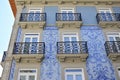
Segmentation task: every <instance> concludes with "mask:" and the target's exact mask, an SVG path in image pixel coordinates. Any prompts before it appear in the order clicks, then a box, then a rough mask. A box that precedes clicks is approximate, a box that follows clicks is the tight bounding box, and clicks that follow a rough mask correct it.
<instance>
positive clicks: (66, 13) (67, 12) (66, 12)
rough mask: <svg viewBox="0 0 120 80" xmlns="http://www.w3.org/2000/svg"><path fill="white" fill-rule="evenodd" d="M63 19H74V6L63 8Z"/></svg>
mask: <svg viewBox="0 0 120 80" xmlns="http://www.w3.org/2000/svg"><path fill="white" fill-rule="evenodd" d="M61 13H62V16H61V18H62V19H61V20H63V21H71V20H74V14H73V13H74V8H61Z"/></svg>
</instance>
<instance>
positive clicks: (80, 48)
mask: <svg viewBox="0 0 120 80" xmlns="http://www.w3.org/2000/svg"><path fill="white" fill-rule="evenodd" d="M57 53H58V54H80V53H88V49H87V42H86V41H72V42H69V41H66V42H57Z"/></svg>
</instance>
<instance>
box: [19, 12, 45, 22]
mask: <svg viewBox="0 0 120 80" xmlns="http://www.w3.org/2000/svg"><path fill="white" fill-rule="evenodd" d="M20 21H22V22H24V21H25V22H40V21H46V13H21V16H20Z"/></svg>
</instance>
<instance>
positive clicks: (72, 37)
mask: <svg viewBox="0 0 120 80" xmlns="http://www.w3.org/2000/svg"><path fill="white" fill-rule="evenodd" d="M63 41H78V34H77V33H64V34H63Z"/></svg>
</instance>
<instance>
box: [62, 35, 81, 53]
mask: <svg viewBox="0 0 120 80" xmlns="http://www.w3.org/2000/svg"><path fill="white" fill-rule="evenodd" d="M63 41H64V44H63V46H64V53H80V45H79V43H78V34H77V33H65V34H63Z"/></svg>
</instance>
